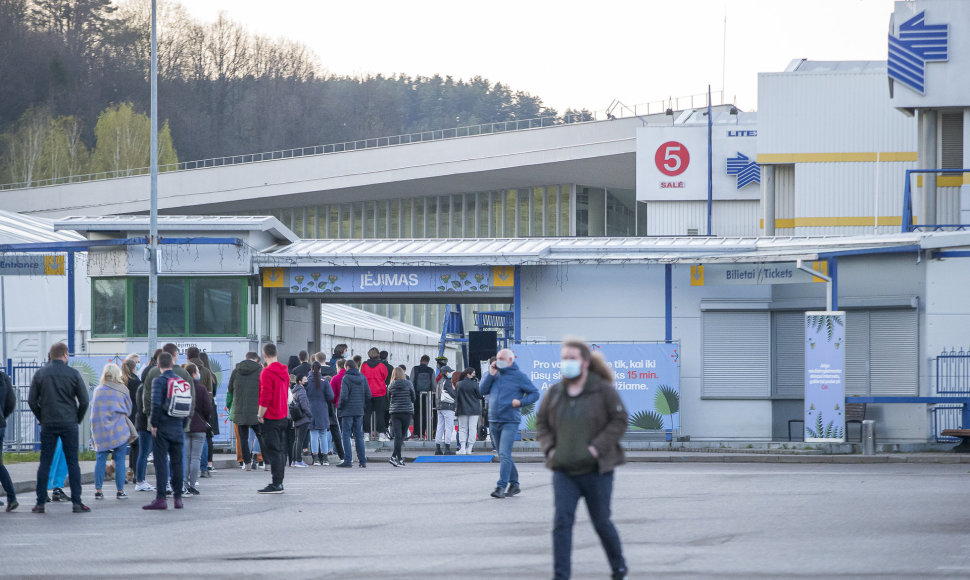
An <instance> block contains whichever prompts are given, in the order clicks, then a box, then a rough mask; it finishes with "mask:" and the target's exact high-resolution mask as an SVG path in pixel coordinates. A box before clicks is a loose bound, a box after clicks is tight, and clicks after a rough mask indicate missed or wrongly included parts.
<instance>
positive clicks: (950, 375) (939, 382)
mask: <svg viewBox="0 0 970 580" xmlns="http://www.w3.org/2000/svg"><path fill="white" fill-rule="evenodd" d="M936 393H937V394H938V395H970V350H966V351H965V350H963V348H960V350H959V351H958V350H956V349H955V348H951V349H950V350H949V352H948V351H947V350H946V348H944V349H943V352H941V353H940V354H939V355H938V356H937V357H936Z"/></svg>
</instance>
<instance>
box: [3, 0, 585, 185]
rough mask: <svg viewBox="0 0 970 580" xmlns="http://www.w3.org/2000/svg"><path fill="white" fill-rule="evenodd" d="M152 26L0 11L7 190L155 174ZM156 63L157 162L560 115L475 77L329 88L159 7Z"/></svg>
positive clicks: (134, 14) (314, 74) (342, 80)
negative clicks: (123, 173)
mask: <svg viewBox="0 0 970 580" xmlns="http://www.w3.org/2000/svg"><path fill="white" fill-rule="evenodd" d="M149 16H150V2H149V1H148V0H126V1H121V2H114V1H112V0H0V183H29V182H35V181H36V180H39V179H45V178H48V177H62V176H67V175H77V174H80V173H88V172H97V171H114V170H125V169H134V168H139V167H144V166H146V165H147V164H148V118H147V114H148V108H149V66H150V43H149V33H150V26H149V22H150V19H149ZM294 17H298V16H294ZM158 55H159V65H158V67H159V117H160V119H161V120H162V122H163V123H164V125H163V124H160V133H161V135H160V162H161V163H170V162H174V161H175V160H179V159H180V160H189V159H201V158H207V157H216V156H222V155H232V154H239V153H251V152H258V151H269V150H275V149H285V148H291V147H302V146H307V145H318V144H323V143H333V142H340V141H346V140H352V139H359V138H365V137H377V136H386V135H396V134H401V133H410V132H415V131H421V130H427V129H440V128H448V127H455V126H458V125H467V124H477V123H486V122H495V121H505V120H512V119H529V118H534V117H538V116H547V115H548V116H555V115H557V112H556V111H555V110H552V109H549V108H547V107H545V106H544V105H543V104H542V100H541V99H540V98H538V97H535V96H533V95H530V94H528V93H524V92H521V91H515V90H513V89H511V88H510V87H508V86H506V85H503V84H501V83H497V82H490V81H489V80H487V79H483V78H479V77H475V78H472V79H469V80H455V79H453V78H451V77H441V76H437V75H436V76H432V77H411V76H408V75H407V74H405V73H401V74H398V75H394V76H390V77H385V76H381V75H378V76H368V77H362V78H361V77H340V76H335V75H331V74H328V73H327V72H326V64H327V63H326V62H325V61H324V62H321V60H320V58H319V57H318V56H317V55H315V54H313V53H312V52H311V51H310V50H309V49H308V48H307V47H306V46H304V45H302V44H299V43H295V42H291V41H288V40H285V39H271V38H266V37H263V36H259V35H255V34H252V33H250V32H248V31H247V30H246V29H245V28H244V27H243V26H241V25H239V24H238V23H235V22H233V21H232V20H231V19H230V18H229V17H228V16H226V15H222V16H221V17H220V18H219V19H218V20H217V21H215V22H212V23H200V22H197V21H194V20H193V19H192V18H191V17H190V16H189V15H188V14H187V13H186V11H185V10H184V9H183V8H182V6H181V5H180V4H178V3H176V2H165V1H160V2H159V51H158ZM568 112H571V111H567V112H566V113H568Z"/></svg>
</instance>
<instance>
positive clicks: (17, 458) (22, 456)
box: [3, 450, 94, 464]
mask: <svg viewBox="0 0 970 580" xmlns="http://www.w3.org/2000/svg"><path fill="white" fill-rule="evenodd" d="M79 459H80V460H81V461H94V451H90V450H86V451H82V452H81V453H80V456H79ZM38 461H40V451H26V452H23V453H4V454H3V462H4V463H5V464H10V463H37V462H38Z"/></svg>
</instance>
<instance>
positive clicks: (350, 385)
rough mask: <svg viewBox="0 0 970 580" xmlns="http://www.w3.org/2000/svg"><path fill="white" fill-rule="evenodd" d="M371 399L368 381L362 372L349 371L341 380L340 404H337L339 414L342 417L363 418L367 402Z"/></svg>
mask: <svg viewBox="0 0 970 580" xmlns="http://www.w3.org/2000/svg"><path fill="white" fill-rule="evenodd" d="M370 398H371V392H370V387H369V386H368V385H367V379H365V378H364V375H362V374H360V371H359V370H357V369H354V370H352V371H347V373H346V374H344V378H343V379H341V380H340V402H339V403H337V414H338V415H340V416H341V417H363V416H364V409H365V407H366V406H367V400H368V399H370Z"/></svg>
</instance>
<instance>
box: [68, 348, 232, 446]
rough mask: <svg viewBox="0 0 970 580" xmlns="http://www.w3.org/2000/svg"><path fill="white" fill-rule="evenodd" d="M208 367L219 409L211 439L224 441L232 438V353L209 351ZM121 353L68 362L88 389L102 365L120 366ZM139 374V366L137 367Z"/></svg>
mask: <svg viewBox="0 0 970 580" xmlns="http://www.w3.org/2000/svg"><path fill="white" fill-rule="evenodd" d="M208 355H209V368H210V370H212V372H213V374H215V376H216V397H215V399H216V400H215V403H216V409H218V410H219V434H218V435H216V436H214V437H213V441H216V442H220V443H225V442H229V441H231V440H232V423H230V422H229V413H228V412H227V411H226V388H227V387H228V386H229V374H230V372H231V371H232V355H231V354H229V353H227V352H210V353H208ZM125 356H127V355H123V354H100V355H97V354H95V355H75V356H72V357H71V358H70V360H69V361H68V364H70V365H71V366H72V367H74V368H75V369H77V370H78V371H79V372H80V373H81V378H83V379H84V381H85V382H86V383H87V385H88V388H89V389H94V387H96V386H98V384H99V383H100V381H101V372H102V371H103V370H104V365H106V364H108V363H114V364H116V365H118V366H121V363H122V362H124V360H125ZM141 360H142V362H143V363H147V361H148V360H149V357H148V356H147V355H145V354H142V355H141ZM184 362H185V359H184V358H179V363H180V364H181V363H184ZM138 373H139V376H140V375H141V368H139V369H138Z"/></svg>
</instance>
